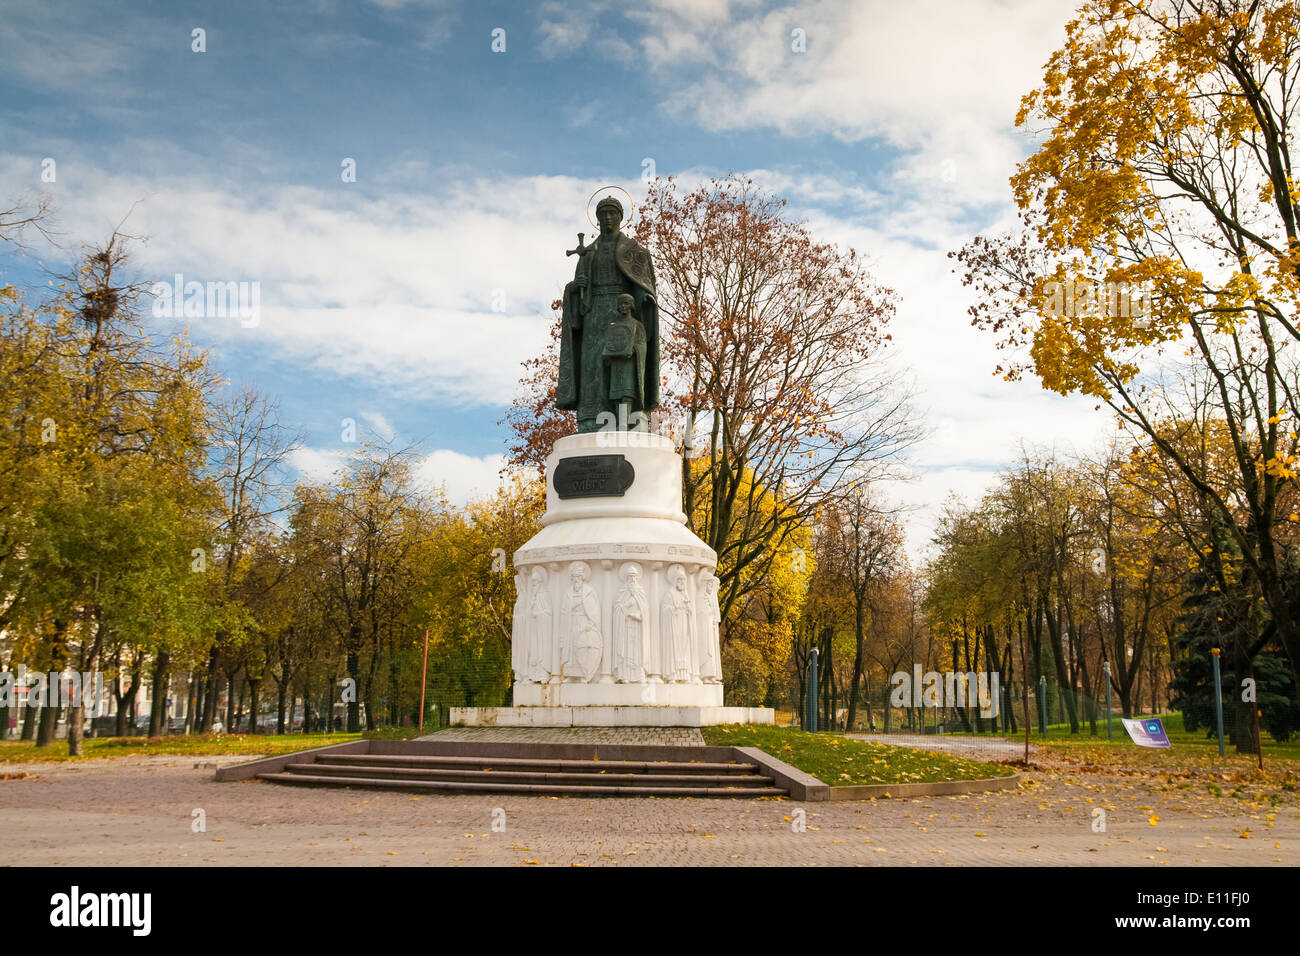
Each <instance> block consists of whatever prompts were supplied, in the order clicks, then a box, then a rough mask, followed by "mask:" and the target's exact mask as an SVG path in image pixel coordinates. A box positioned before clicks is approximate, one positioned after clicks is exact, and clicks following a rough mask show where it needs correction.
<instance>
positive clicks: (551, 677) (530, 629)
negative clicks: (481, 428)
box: [451, 431, 774, 727]
mask: <svg viewBox="0 0 1300 956" xmlns="http://www.w3.org/2000/svg"><path fill="white" fill-rule="evenodd" d="M611 456H612V457H611ZM620 457H621V460H620ZM566 459H567V460H568V461H567V463H566V464H565V465H564V468H563V472H564V473H565V474H566V475H567V476H568V477H567V478H566V479H564V480H560V481H558V485H559V487H558V488H557V469H560V465H561V462H564V461H565V460H566ZM575 459H577V460H575ZM628 466H631V475H630V478H631V483H630V485H626V487H624V486H625V483H626V481H627V479H628V477H629V475H628V470H627V469H628ZM546 473H547V489H546V517H545V518H544V519H543V522H542V524H543V527H542V530H541V531H540V532H538V533H537V534H536V535H535V536H534V537H533V538H532V540H530V541H529V542H528V543H527V544H525V545H524V546H523V547H522V548H520V549H519V550H518V551H516V552H515V556H514V567H515V588H516V595H517V598H516V601H515V611H514V629H513V634H512V642H513V647H512V654H511V658H512V666H513V669H514V677H515V683H514V704H515V706H514V707H513V708H453V709H452V713H451V720H452V722H453V723H466V724H470V725H495V726H574V727H578V726H587V727H605V726H692V727H698V726H702V725H707V724H721V723H741V722H753V723H772V722H773V719H774V715H773V713H772V710H771V709H770V708H749V707H723V706H722V655H721V652H720V649H719V646H718V624H719V617H720V615H719V612H718V600H717V578H716V577H714V575H713V571H714V569H715V568H716V567H717V555H716V554H714V552H713V550H712V549H711V548H709V547H708V546H707V545H706V544H705V543H704V542H703V541H701V540H700V539H699V538H697V537H696V536H695V535H694V534H692V533H691V532H690V531H689V530H688V529H687V528H686V516H685V515H684V514H683V513H682V510H681V500H682V459H681V456H680V455H678V454H677V453H676V451H675V450H674V449H673V444H672V442H671V441H670V440H669V439H667V438H665V437H663V436H661V435H651V434H648V433H643V432H618V431H601V432H593V433H588V434H580V435H569V436H568V437H565V438H561V439H560V440H559V441H557V442H556V443H555V448H554V450H553V451H552V452H551V455H550V457H549V458H548V459H547V460H546ZM619 492H621V494H620V493H619ZM561 493H565V494H566V495H568V496H567V497H561Z"/></svg>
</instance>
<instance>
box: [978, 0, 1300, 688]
mask: <svg viewBox="0 0 1300 956" xmlns="http://www.w3.org/2000/svg"><path fill="white" fill-rule="evenodd" d="M1298 9H1300V8H1297V5H1296V4H1295V3H1293V2H1253V0H1222V2H1215V3H1212V4H1206V3H1201V2H1195V0H1159V2H1130V0H1089V2H1086V3H1084V4H1083V6H1082V7H1081V8H1080V10H1079V12H1078V15H1077V16H1076V18H1075V19H1074V20H1072V21H1071V22H1070V23H1069V24H1068V25H1067V27H1066V40H1065V43H1064V45H1063V46H1062V48H1061V49H1059V50H1057V51H1056V52H1055V53H1054V54H1053V55H1052V57H1051V59H1050V60H1049V61H1048V63H1047V65H1046V67H1045V70H1044V75H1043V84H1042V86H1041V87H1040V88H1039V89H1037V90H1035V91H1033V92H1031V93H1030V94H1028V95H1027V96H1026V97H1025V98H1024V100H1023V102H1022V105H1021V109H1020V112H1019V115H1018V117H1017V123H1018V124H1019V125H1020V126H1022V127H1025V128H1028V129H1031V130H1035V131H1040V132H1041V136H1042V140H1041V145H1040V146H1039V147H1038V149H1037V150H1036V151H1035V152H1034V153H1033V155H1032V156H1030V157H1029V158H1028V159H1027V160H1026V161H1025V162H1024V163H1022V164H1021V165H1020V167H1019V169H1018V170H1017V173H1016V175H1015V176H1014V177H1013V179H1012V185H1013V188H1014V192H1015V197H1016V201H1017V203H1018V204H1019V207H1020V209H1021V211H1022V222H1023V229H1022V230H1021V231H1020V232H1019V233H1018V234H1015V235H1011V236H1006V237H1001V238H988V237H981V238H978V239H976V240H975V241H973V242H972V243H970V244H969V245H967V246H966V247H965V248H964V249H963V250H962V251H961V253H960V254H959V259H960V260H961V262H962V263H963V265H964V267H965V278H966V281H967V282H968V283H969V284H970V285H972V286H973V287H974V288H975V289H976V290H977V291H978V293H979V298H978V300H977V302H976V304H975V305H974V306H973V307H972V313H973V315H974V321H975V324H977V325H979V326H981V327H984V328H986V329H989V330H991V331H993V332H995V333H996V334H997V335H998V336H999V341H1000V343H1001V345H1002V346H1003V347H1004V348H1006V349H1007V350H1008V361H1007V363H1006V364H1005V365H1004V366H1003V369H1002V371H1003V372H1004V373H1005V374H1006V375H1008V377H1016V376H1019V375H1021V374H1023V373H1025V372H1031V373H1032V374H1034V375H1036V376H1037V377H1038V378H1039V379H1040V380H1041V381H1042V383H1043V385H1044V386H1045V387H1047V388H1050V389H1052V390H1054V391H1057V392H1060V393H1062V394H1071V393H1078V394H1083V395H1089V396H1093V397H1095V398H1096V399H1097V400H1098V401H1099V402H1101V403H1103V404H1105V405H1107V406H1109V408H1110V409H1111V410H1112V411H1113V412H1114V414H1115V415H1117V416H1118V418H1119V419H1120V420H1121V421H1122V422H1123V423H1124V424H1125V425H1126V426H1127V427H1128V428H1130V429H1131V430H1132V431H1133V432H1134V433H1135V434H1138V435H1142V436H1144V438H1145V440H1146V441H1149V442H1150V443H1151V444H1152V445H1153V446H1154V447H1155V448H1156V449H1157V450H1158V452H1159V453H1160V454H1161V455H1162V456H1164V457H1165V458H1167V459H1168V460H1169V461H1170V462H1171V463H1172V465H1173V466H1174V467H1176V468H1177V469H1178V470H1179V471H1180V472H1181V474H1182V475H1183V477H1184V478H1185V479H1186V480H1187V481H1188V482H1189V483H1190V484H1191V485H1192V486H1193V487H1195V488H1196V489H1197V490H1198V492H1199V494H1200V495H1201V496H1202V497H1203V499H1204V502H1205V506H1206V507H1207V508H1208V509H1210V511H1211V512H1212V513H1213V521H1214V523H1215V524H1216V525H1217V526H1219V527H1222V528H1223V529H1224V530H1225V531H1226V532H1227V533H1228V534H1229V535H1230V536H1231V537H1232V539H1233V541H1234V547H1235V549H1236V550H1237V551H1238V552H1239V553H1240V554H1241V556H1242V560H1243V563H1244V568H1243V573H1244V574H1245V576H1246V577H1245V579H1244V581H1243V585H1242V586H1243V587H1245V588H1247V589H1248V590H1254V591H1255V592H1256V593H1258V594H1259V596H1260V597H1261V598H1262V600H1263V602H1264V604H1265V606H1266V607H1267V610H1268V617H1269V620H1268V623H1267V626H1268V627H1270V628H1272V629H1274V630H1275V633H1276V635H1277V640H1278V642H1279V644H1280V645H1281V647H1282V648H1283V649H1284V650H1285V653H1286V656H1287V658H1288V660H1289V661H1290V666H1291V669H1292V675H1293V679H1294V676H1295V673H1296V670H1295V669H1296V654H1297V651H1300V644H1298V643H1297V642H1298V641H1300V631H1298V630H1297V628H1298V627H1300V623H1298V622H1297V619H1296V615H1295V612H1294V610H1293V609H1292V608H1291V607H1290V606H1289V601H1288V596H1287V587H1286V581H1285V580H1284V571H1283V569H1284V568H1285V567H1286V565H1287V562H1288V558H1287V554H1286V550H1287V545H1286V542H1285V541H1284V540H1282V539H1281V538H1280V535H1285V534H1286V533H1288V529H1286V528H1284V524H1285V522H1286V521H1287V519H1288V517H1289V516H1288V515H1287V514H1285V513H1283V512H1281V511H1280V510H1279V502H1280V500H1281V498H1282V497H1284V495H1285V492H1284V488H1285V486H1287V485H1288V484H1290V483H1293V482H1294V481H1295V478H1296V473H1295V463H1296V460H1297V454H1298V453H1300V449H1298V448H1297V438H1296V429H1295V426H1294V424H1291V423H1290V422H1291V420H1292V419H1291V416H1293V415H1294V414H1295V413H1296V399H1297V384H1298V381H1300V380H1298V379H1297V367H1298V364H1297V347H1300V327H1298V325H1297V316H1298V315H1300V311H1298V309H1300V301H1298V293H1300V239H1297V218H1298V217H1300V207H1298V206H1297V202H1296V195H1295V193H1294V186H1293V183H1294V174H1293V170H1292V155H1291V130H1292V126H1291V120H1292V118H1293V116H1294V114H1295V110H1296V109H1297V101H1296V98H1295V96H1294V95H1293V94H1294V88H1295V85H1296V83H1297V80H1300V58H1298V57H1297V52H1300V51H1298V50H1297V44H1298V43H1300V29H1298V27H1300V13H1298ZM1188 375H1190V376H1192V377H1193V379H1197V380H1203V381H1204V382H1205V384H1206V386H1207V389H1206V390H1205V391H1204V392H1203V393H1201V394H1200V395H1199V396H1198V400H1205V401H1208V402H1209V403H1211V406H1212V410H1213V417H1215V418H1217V419H1219V420H1221V421H1222V422H1223V424H1224V427H1225V428H1226V434H1227V437H1228V440H1229V443H1230V448H1231V462H1232V467H1233V469H1234V471H1235V481H1234V482H1233V483H1232V484H1233V486H1235V488H1236V489H1237V490H1238V491H1239V494H1240V496H1241V499H1240V504H1241V506H1240V507H1238V506H1237V505H1236V503H1235V502H1233V501H1231V500H1229V499H1227V498H1225V497H1224V492H1223V486H1222V485H1221V484H1220V483H1218V482H1216V481H1214V480H1212V479H1213V476H1211V475H1209V474H1207V473H1206V471H1205V470H1204V469H1203V467H1202V464H1201V462H1199V461H1198V460H1197V459H1196V458H1195V457H1193V456H1189V455H1188V454H1187V453H1186V451H1185V449H1186V448H1188V447H1195V444H1196V443H1195V441H1194V439H1193V437H1191V436H1187V435H1186V434H1184V433H1182V432H1180V431H1179V429H1180V428H1181V427H1188V426H1191V425H1194V424H1195V422H1196V421H1197V418H1198V416H1196V415H1193V414H1189V412H1190V411H1191V409H1189V406H1188V400H1187V396H1186V395H1185V393H1183V392H1182V391H1181V383H1182V382H1183V381H1184V380H1185V377H1186V376H1188ZM1199 417H1200V418H1201V419H1203V418H1204V416H1199ZM1298 686H1300V682H1298Z"/></svg>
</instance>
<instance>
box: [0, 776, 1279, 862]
mask: <svg viewBox="0 0 1300 956" xmlns="http://www.w3.org/2000/svg"><path fill="white" fill-rule="evenodd" d="M243 759H249V758H238V757H222V758H201V757H200V758H194V757H190V758H180V757H161V756H159V757H127V758H119V759H116V760H93V761H86V762H84V763H78V764H71V765H69V764H53V765H52V764H31V765H27V766H16V765H6V767H5V768H4V769H5V772H6V773H8V774H18V775H20V774H21V773H22V772H23V771H27V772H29V773H31V774H33V776H29V777H27V778H25V779H8V780H0V861H3V862H4V863H11V864H38V865H44V864H56V863H62V864H77V865H96V864H102V865H149V864H156V865H169V866H175V865H218V866H219V865H265V866H277V865H299V864H305V865H331V864H335V865H336V864H345V865H346V864H370V865H378V866H384V865H388V866H410V865H429V864H432V865H440V866H474V865H494V866H531V865H558V866H569V865H616V866H628V865H637V864H642V865H644V864H670V865H707V866H748V865H798V866H803V865H819V864H859V865H862V864H865V865H882V864H892V865H901V866H911V865H915V866H951V865H962V864H997V865H1012V866H1014V865H1052V864H1085V865H1086V864H1116V865H1133V866H1162V865H1179V864H1196V863H1207V864H1214V865H1229V866H1277V865H1283V864H1290V865H1294V864H1295V863H1296V862H1297V861H1300V805H1297V801H1296V799H1295V796H1294V794H1291V795H1288V796H1287V797H1286V799H1285V801H1283V802H1279V803H1277V805H1273V804H1272V803H1270V802H1264V803H1248V802H1246V801H1242V800H1235V799H1231V798H1228V797H1214V796H1213V795H1211V794H1210V793H1208V792H1206V791H1205V790H1204V788H1203V787H1202V788H1201V789H1200V790H1199V791H1195V790H1193V789H1192V788H1189V789H1187V790H1179V789H1177V787H1178V781H1176V780H1175V781H1173V783H1172V787H1173V788H1174V789H1170V787H1169V786H1166V784H1165V782H1162V781H1160V780H1153V781H1135V780H1132V779H1129V778H1122V777H1109V776H1102V775H1089V774H1074V773H1064V772H1043V773H1039V772H1036V771H1031V772H1029V773H1028V774H1027V776H1026V782H1025V783H1024V784H1022V785H1021V787H1020V788H1019V789H1017V790H1012V791H1000V792H995V793H988V794H968V795H964V796H955V797H925V798H915V799H892V800H885V799H882V800H873V801H853V802H833V803H806V804H805V803H797V802H794V801H790V800H782V799H773V798H759V799H751V800H719V799H649V800H646V799H641V800H634V799H627V798H604V799H590V798H568V799H558V798H549V797H511V796H502V795H477V796H460V795H447V796H428V795H421V796H416V795H412V794H410V793H403V792H398V791H387V792H384V791H366V790H348V789H344V788H337V789H335V788H324V789H322V788H305V787H304V788H298V787H288V786H282V785H276V784H269V783H262V782H258V781H249V782H244V783H217V782H216V781H215V780H214V779H213V770H214V768H215V766H216V765H217V764H218V763H220V764H223V765H224V764H227V763H236V762H239V761H241V760H243ZM1096 807H1103V808H1104V809H1105V810H1106V814H1107V817H1106V824H1107V826H1106V832H1104V833H1096V832H1093V830H1092V825H1093V822H1094V819H1095V818H1094V816H1093V810H1094V809H1095V808H1096ZM195 810H202V811H203V814H202V819H203V822H204V825H205V826H206V830H205V831H204V832H194V829H193V828H194V825H195V821H196V820H197V819H198V816H197V815H196V814H195V812H194V811H195ZM497 810H500V811H504V816H503V815H502V814H501V813H494V811H497ZM494 819H495V820H498V821H500V820H502V819H503V820H504V825H505V830H504V831H503V832H498V831H494V830H493V821H494ZM801 824H802V825H803V829H802V831H801V832H799V831H800V825H801Z"/></svg>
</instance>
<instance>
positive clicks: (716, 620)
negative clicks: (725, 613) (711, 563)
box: [696, 568, 722, 684]
mask: <svg viewBox="0 0 1300 956" xmlns="http://www.w3.org/2000/svg"><path fill="white" fill-rule="evenodd" d="M721 623H722V611H721V610H720V609H719V607H718V578H717V576H716V575H715V574H714V573H713V572H712V571H710V570H709V569H708V568H704V569H702V570H701V571H700V598H699V627H698V630H697V632H696V639H697V641H698V645H697V646H698V647H699V657H698V658H697V659H698V660H699V662H700V679H701V680H703V681H704V683H706V684H721V683H722V663H721V661H720V660H719V659H718V655H719V653H720V651H719V647H718V626H719V625H720V624H721Z"/></svg>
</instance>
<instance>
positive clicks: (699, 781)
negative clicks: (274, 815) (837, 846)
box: [285, 762, 775, 787]
mask: <svg viewBox="0 0 1300 956" xmlns="http://www.w3.org/2000/svg"><path fill="white" fill-rule="evenodd" d="M285 770H286V771H287V772H289V773H305V774H309V775H316V776H338V777H347V776H354V777H356V776H361V777H365V776H368V777H376V778H377V777H383V778H391V779H398V780H482V779H483V775H484V774H485V773H490V774H491V775H492V778H493V779H495V780H502V781H510V782H515V783H581V784H587V785H590V786H595V787H609V786H616V785H619V784H639V783H643V782H646V781H653V785H654V786H668V785H677V784H680V785H685V786H690V787H699V786H711V785H717V786H747V787H767V786H771V785H772V784H773V783H774V782H775V780H774V778H772V777H768V776H763V775H761V774H750V773H746V774H738V773H737V774H733V773H719V774H706V773H698V774H697V773H680V774H679V773H659V772H656V773H653V774H642V773H634V772H618V771H615V772H612V773H611V772H608V771H605V770H603V769H602V770H599V771H595V772H592V771H585V772H576V773H575V772H564V771H535V770H496V769H482V770H477V769H472V768H463V769H462V768H431V767H368V766H359V765H353V764H342V763H324V762H321V763H291V764H288V765H287V766H286V767H285Z"/></svg>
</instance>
